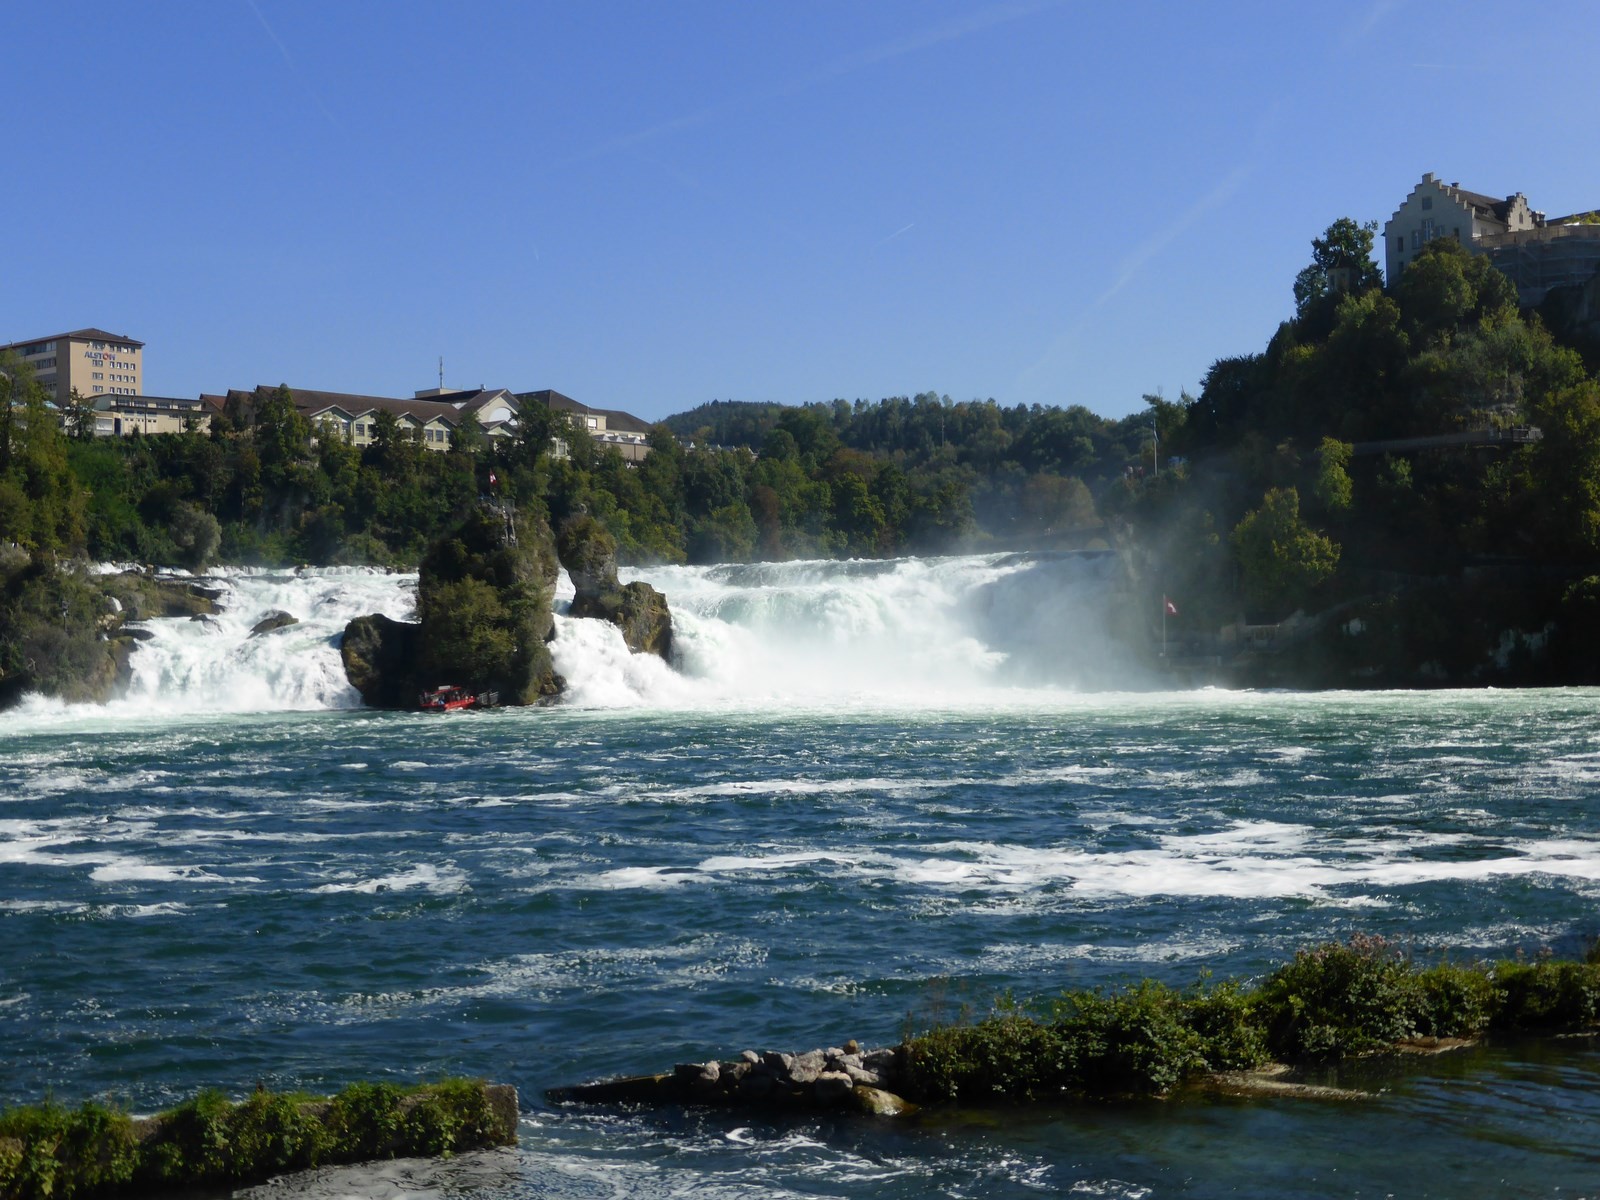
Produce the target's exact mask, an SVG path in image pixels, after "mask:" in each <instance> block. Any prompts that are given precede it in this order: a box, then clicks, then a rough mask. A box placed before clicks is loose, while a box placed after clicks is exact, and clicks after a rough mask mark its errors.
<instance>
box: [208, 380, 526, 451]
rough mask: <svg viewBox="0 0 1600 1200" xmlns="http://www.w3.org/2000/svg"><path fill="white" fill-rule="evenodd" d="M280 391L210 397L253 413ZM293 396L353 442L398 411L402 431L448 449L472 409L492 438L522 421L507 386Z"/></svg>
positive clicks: (367, 439) (311, 417)
mask: <svg viewBox="0 0 1600 1200" xmlns="http://www.w3.org/2000/svg"><path fill="white" fill-rule="evenodd" d="M277 390H278V389H277V388H273V387H265V386H263V387H258V388H255V389H254V390H253V391H249V392H242V391H237V390H236V391H230V392H229V393H228V394H227V395H226V396H222V397H211V398H209V403H211V404H213V405H215V406H216V407H219V408H228V407H234V408H235V409H236V411H239V412H248V411H249V410H250V409H251V408H253V407H254V406H255V405H257V404H259V403H260V402H261V401H262V400H263V399H264V398H265V397H267V396H269V395H271V394H272V393H273V392H276V391H277ZM289 397H290V399H291V401H292V402H293V403H294V406H295V409H296V411H298V412H299V413H300V415H301V416H303V417H305V418H306V420H307V421H309V422H310V424H311V428H312V429H313V430H315V431H316V432H317V434H318V435H319V436H324V437H328V436H331V437H337V438H340V439H341V440H343V441H346V442H349V443H350V444H351V445H352V446H370V445H372V444H373V442H374V441H376V440H377V435H378V420H379V418H378V414H379V413H388V414H390V415H391V416H393V417H394V419H395V424H396V426H397V427H398V428H399V429H400V430H402V431H403V432H405V433H407V434H410V435H413V436H415V437H416V439H417V441H418V442H420V443H421V444H422V446H423V447H424V448H426V449H428V450H448V449H449V448H450V437H451V434H452V433H453V432H454V431H455V430H457V429H459V428H460V427H461V425H462V422H463V421H465V420H466V419H467V417H468V415H469V414H470V415H471V416H473V417H476V418H477V421H478V426H479V428H480V429H482V430H483V432H484V435H485V436H487V437H491V438H497V437H509V436H510V435H511V432H512V430H513V429H514V428H515V426H516V415H517V399H516V397H515V396H513V395H512V394H511V393H510V392H509V391H507V390H506V389H505V388H477V389H473V390H469V391H459V390H458V391H449V390H443V389H438V388H434V389H430V390H428V391H425V392H418V393H417V394H416V395H415V396H413V397H412V398H411V399H409V400H406V399H402V398H400V397H397V396H358V395H353V394H351V393H348V392H321V391H312V390H310V389H308V388H290V389H289ZM219 402H220V403H219Z"/></svg>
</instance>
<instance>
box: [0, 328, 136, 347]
mask: <svg viewBox="0 0 1600 1200" xmlns="http://www.w3.org/2000/svg"><path fill="white" fill-rule="evenodd" d="M68 338H77V339H78V340H79V341H87V342H127V343H128V345H130V346H142V345H144V343H143V342H141V341H140V340H139V339H138V338H131V337H129V336H128V335H127V334H125V333H107V332H106V331H105V330H104V329H74V330H73V331H72V332H71V333H47V334H45V336H44V337H36V338H24V339H23V340H22V341H20V342H7V343H6V344H5V345H4V346H0V350H14V349H16V348H17V347H18V346H31V345H33V344H34V343H35V342H63V341H66V340H67V339H68Z"/></svg>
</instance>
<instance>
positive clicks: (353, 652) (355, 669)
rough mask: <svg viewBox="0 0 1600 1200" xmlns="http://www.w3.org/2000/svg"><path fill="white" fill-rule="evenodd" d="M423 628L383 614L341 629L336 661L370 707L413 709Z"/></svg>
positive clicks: (417, 689)
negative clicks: (341, 663) (340, 662)
mask: <svg viewBox="0 0 1600 1200" xmlns="http://www.w3.org/2000/svg"><path fill="white" fill-rule="evenodd" d="M421 633H422V626H420V625H415V624H412V623H411V622H409V621H396V620H394V619H393V618H391V617H386V616H384V615H383V614H382V613H373V614H372V615H371V616H366V617H357V618H356V619H355V620H353V621H351V622H350V623H349V624H348V625H346V626H345V627H344V638H343V639H342V640H341V641H340V643H339V658H340V659H341V660H342V661H343V663H344V674H345V678H346V679H348V680H349V681H350V686H351V687H353V688H355V689H356V691H358V692H360V693H361V703H363V704H365V705H366V706H367V707H369V708H413V707H415V706H416V701H417V692H418V691H419V690H420V688H419V687H418V683H417V647H418V644H419V642H420V640H421Z"/></svg>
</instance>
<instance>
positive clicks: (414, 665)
mask: <svg viewBox="0 0 1600 1200" xmlns="http://www.w3.org/2000/svg"><path fill="white" fill-rule="evenodd" d="M559 571H560V568H559V567H558V565H557V563H556V555H555V548H554V546H553V544H552V539H551V537H550V531H549V529H548V527H546V526H545V525H544V524H543V523H542V522H538V521H528V520H523V521H518V520H516V519H515V517H514V514H512V513H511V512H510V510H509V509H505V508H502V507H499V506H495V505H482V506H480V507H478V508H476V509H474V510H473V512H472V513H470V514H469V515H468V516H467V517H466V519H464V520H463V521H462V522H461V524H460V525H458V526H457V527H456V528H455V529H453V530H451V531H450V533H449V534H447V535H446V536H445V537H443V538H441V539H440V540H439V541H438V542H436V543H435V544H434V545H433V547H432V548H431V549H430V550H429V551H428V555H427V557H426V558H425V559H424V560H423V562H422V567H421V570H420V571H419V573H418V580H417V617H418V619H417V621H416V623H414V624H410V623H407V622H402V621H394V620H390V619H389V618H387V617H382V616H369V617H358V618H357V619H356V620H354V621H351V622H350V623H349V625H347V626H346V627H345V635H344V639H343V642H342V644H341V646H340V655H341V657H342V658H343V660H344V666H345V675H346V677H347V678H348V679H349V680H350V682H351V684H352V685H353V686H354V687H355V688H356V690H357V691H359V692H360V693H361V698H362V700H363V701H364V702H365V703H366V704H368V705H370V706H372V707H377V708H415V707H416V705H417V696H418V694H419V693H421V692H424V691H428V690H431V689H433V688H436V687H440V686H443V685H445V684H453V685H456V686H460V687H465V688H467V689H468V690H470V691H474V692H479V693H483V692H488V691H493V692H496V693H498V695H499V702H500V703H501V704H509V705H526V704H540V703H545V702H547V701H549V700H551V699H553V698H554V697H556V696H558V695H559V694H560V693H561V691H562V689H563V688H564V687H565V686H566V681H565V680H563V679H562V678H561V676H560V675H559V674H557V673H556V670H555V663H554V661H553V660H552V659H551V657H550V650H549V647H548V646H547V645H546V643H547V642H548V641H549V640H550V637H551V635H552V633H553V631H554V624H555V618H554V616H553V615H552V612H551V600H552V598H553V597H554V595H555V584H556V579H557V577H558V575H559Z"/></svg>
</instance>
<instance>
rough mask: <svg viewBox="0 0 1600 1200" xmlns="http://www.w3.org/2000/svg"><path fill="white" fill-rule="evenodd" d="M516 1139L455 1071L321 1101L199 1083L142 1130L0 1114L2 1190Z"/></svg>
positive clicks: (179, 1182)
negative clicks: (235, 1095) (241, 1093)
mask: <svg viewBox="0 0 1600 1200" xmlns="http://www.w3.org/2000/svg"><path fill="white" fill-rule="evenodd" d="M515 1138H516V1128H515V1123H514V1120H511V1119H509V1118H508V1116H507V1115H506V1114H501V1113H497V1112H496V1111H495V1108H494V1105H493V1104H492V1103H491V1101H490V1098H489V1092H488V1089H487V1087H486V1086H485V1085H484V1084H483V1083H482V1082H481V1081H474V1080H464V1079H458V1080H447V1081H445V1082H444V1083H440V1084H434V1085H426V1086H422V1087H415V1088H404V1089H403V1088H399V1087H395V1086H394V1085H392V1084H353V1085H352V1086H350V1087H348V1088H346V1089H345V1090H344V1091H342V1092H340V1093H339V1094H338V1095H337V1096H334V1097H333V1098H332V1099H330V1100H313V1099H310V1098H307V1097H302V1096H293V1095H283V1094H276V1093H270V1092H266V1091H257V1092H256V1093H255V1094H254V1095H252V1096H250V1097H249V1098H248V1099H246V1100H244V1101H243V1102H242V1103H238V1104H235V1103H233V1102H232V1101H230V1100H229V1099H227V1097H225V1096H224V1095H222V1093H220V1092H216V1091H206V1092H202V1093H200V1094H199V1095H198V1096H196V1097H195V1098H194V1099H192V1100H189V1101H186V1102H185V1103H183V1104H181V1105H179V1106H178V1107H177V1108H175V1109H173V1110H171V1111H170V1112H166V1113H163V1114H162V1115H161V1116H159V1117H157V1118H155V1119H154V1120H153V1121H151V1122H149V1123H148V1125H147V1127H146V1128H145V1129H143V1130H142V1131H141V1130H139V1129H137V1128H136V1126H135V1123H134V1122H133V1121H132V1120H131V1119H130V1118H129V1117H128V1116H127V1114H125V1113H122V1112H119V1111H117V1110H116V1109H112V1108H108V1107H106V1106H104V1105H98V1104H85V1105H84V1106H83V1107H81V1108H79V1109H76V1110H73V1109H67V1108H64V1107H62V1106H60V1105H56V1104H42V1105H34V1106H29V1107H24V1108H17V1109H12V1110H9V1111H7V1112H4V1113H0V1200H46V1198H49V1200H71V1198H72V1197H87V1196H100V1195H109V1194H145V1195H171V1194H173V1193H175V1192H178V1191H182V1190H187V1189H191V1188H197V1187H200V1188H219V1187H222V1186H225V1185H229V1184H238V1183H249V1182H255V1181H259V1180H264V1179H269V1178H271V1177H272V1176H274V1175H281V1174H284V1173H286V1172H289V1171H297V1170H303V1169H305V1168H307V1167H313V1166H317V1165H319V1164H324V1163H349V1162H361V1161H366V1160H370V1159H377V1158H392V1157H395V1156H397V1155H402V1154H405V1155H428V1156H445V1155H449V1154H451V1153H452V1152H454V1151H456V1150H464V1149H476V1148H479V1147H484V1146H494V1145H505V1144H508V1143H510V1142H512V1141H514V1140H515Z"/></svg>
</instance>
